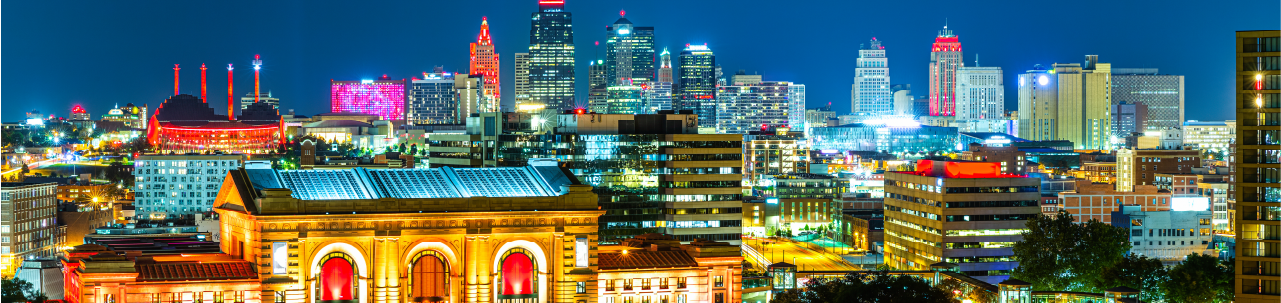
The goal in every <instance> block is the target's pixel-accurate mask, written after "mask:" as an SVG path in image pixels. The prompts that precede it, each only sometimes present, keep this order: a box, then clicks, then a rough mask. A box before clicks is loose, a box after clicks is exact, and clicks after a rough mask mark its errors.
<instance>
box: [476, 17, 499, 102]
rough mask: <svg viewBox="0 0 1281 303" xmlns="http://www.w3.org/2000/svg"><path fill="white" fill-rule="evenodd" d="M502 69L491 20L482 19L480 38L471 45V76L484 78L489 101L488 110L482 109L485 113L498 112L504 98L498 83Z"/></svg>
mask: <svg viewBox="0 0 1281 303" xmlns="http://www.w3.org/2000/svg"><path fill="white" fill-rule="evenodd" d="M501 67H502V65H501V64H500V61H499V60H498V51H495V50H494V41H493V40H492V39H490V37H489V18H488V17H481V19H480V37H479V38H476V42H473V43H472V44H471V74H472V75H482V76H484V80H485V88H484V89H485V92H484V95H485V98H488V99H489V100H488V101H486V102H485V104H486V107H487V108H483V109H482V110H483V111H485V112H497V111H498V103H499V102H498V100H501V98H502V94H501V93H500V90H501V88H502V86H501V85H499V83H498V79H499V77H500V75H501V73H499V71H500V70H501Z"/></svg>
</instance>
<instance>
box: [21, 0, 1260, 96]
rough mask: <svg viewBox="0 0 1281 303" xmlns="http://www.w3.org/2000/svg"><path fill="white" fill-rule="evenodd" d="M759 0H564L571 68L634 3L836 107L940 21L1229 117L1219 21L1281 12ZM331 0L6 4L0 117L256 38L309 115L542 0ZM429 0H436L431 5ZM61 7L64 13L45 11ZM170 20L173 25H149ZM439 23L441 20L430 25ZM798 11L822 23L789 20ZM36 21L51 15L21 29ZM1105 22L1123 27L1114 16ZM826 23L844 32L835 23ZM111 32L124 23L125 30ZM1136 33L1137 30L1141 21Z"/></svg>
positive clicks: (411, 69)
mask: <svg viewBox="0 0 1281 303" xmlns="http://www.w3.org/2000/svg"><path fill="white" fill-rule="evenodd" d="M1260 2H1262V1H1260ZM767 3H768V2H759V3H757V5H752V3H751V2H748V3H745V5H736V6H735V7H728V6H725V5H723V4H721V3H681V6H677V5H676V3H675V2H672V3H660V4H656V5H647V6H635V7H629V5H618V4H609V3H593V2H589V1H572V0H571V1H567V3H566V4H565V10H566V11H568V12H571V13H574V14H575V15H576V16H575V17H576V18H575V19H577V20H574V21H575V22H574V24H576V25H578V26H576V27H577V30H576V31H575V35H576V37H575V40H574V42H575V44H576V45H577V46H579V51H578V52H577V54H576V58H575V61H576V63H578V64H576V67H575V68H576V72H575V74H577V75H579V77H578V78H584V77H582V75H587V74H588V73H587V68H588V67H589V64H584V63H586V62H587V61H588V60H590V59H592V58H594V56H595V52H594V50H589V49H586V48H585V47H593V45H592V44H593V42H595V41H604V40H605V38H606V37H605V35H604V32H603V31H600V30H599V29H600V28H601V27H604V26H607V25H610V24H612V23H613V21H615V20H617V18H618V11H619V10H620V9H625V10H627V17H628V19H630V20H632V21H633V22H636V23H637V24H644V25H650V26H654V28H655V48H656V49H657V48H669V49H679V48H680V47H681V46H683V45H684V44H687V43H690V44H701V43H707V44H708V46H709V47H710V48H711V49H713V50H715V51H716V55H717V57H718V58H717V63H718V64H720V65H721V66H723V68H724V70H725V71H726V73H727V74H730V73H732V72H733V71H737V70H746V71H747V72H748V73H759V74H768V75H769V76H768V77H769V78H771V79H778V80H786V81H794V82H797V83H805V84H807V86H808V93H809V96H808V97H807V99H809V100H811V101H812V102H811V103H810V104H807V107H811V108H812V107H819V106H822V105H825V104H827V103H831V104H833V105H834V110H836V111H837V112H839V113H845V112H847V111H849V108H848V107H847V106H845V105H846V104H849V101H848V96H849V94H848V91H847V90H846V87H848V86H849V85H850V84H852V83H853V79H854V66H855V65H854V60H855V59H856V58H857V56H856V53H857V48H858V44H859V43H865V42H866V41H867V40H869V39H870V38H872V37H876V38H877V39H878V40H880V41H883V43H884V44H883V45H884V46H885V47H886V49H887V51H890V52H892V53H893V54H894V55H893V57H894V58H895V67H896V68H895V70H894V80H895V83H893V84H914V85H915V86H918V87H921V88H926V87H928V64H929V48H928V44H930V43H932V39H933V37H934V36H935V35H936V33H937V31H938V30H939V29H942V27H943V25H944V24H945V23H946V24H947V26H948V29H950V30H953V31H954V33H955V34H957V35H958V36H961V37H962V41H963V43H964V44H965V57H964V60H965V62H966V65H967V66H971V64H972V62H973V61H974V55H975V54H977V55H981V56H982V59H983V61H982V66H993V67H1001V68H1002V69H1004V70H1006V71H1008V72H1007V73H1005V75H1004V78H1005V80H1007V82H1009V83H1013V82H1012V81H1014V80H1015V79H1014V77H1016V75H1017V74H1018V72H1021V71H1024V70H1028V69H1031V68H1032V66H1033V65H1034V64H1041V65H1044V66H1050V65H1051V64H1053V63H1081V62H1083V61H1084V56H1085V55H1090V54H1096V55H1100V56H1101V57H1102V58H1101V61H1104V62H1110V63H1113V64H1114V66H1115V67H1116V68H1159V69H1160V70H1161V72H1162V73H1163V74H1175V75H1185V76H1186V77H1187V107H1188V108H1198V109H1201V110H1196V111H1188V113H1187V119H1193V120H1226V119H1231V108H1230V106H1228V105H1226V104H1229V103H1230V102H1229V101H1230V100H1232V99H1233V91H1232V85H1233V84H1232V78H1231V76H1230V73H1231V72H1232V71H1231V70H1228V69H1224V68H1216V67H1219V66H1229V65H1231V60H1232V57H1230V56H1229V55H1227V54H1230V53H1231V52H1232V50H1231V49H1228V48H1227V47H1225V45H1228V44H1227V43H1213V42H1214V41H1219V40H1223V41H1227V39H1229V38H1230V37H1229V36H1226V35H1214V34H1213V33H1221V32H1228V31H1234V30H1242V29H1263V28H1269V27H1273V26H1275V24H1277V23H1278V20H1277V17H1276V16H1275V14H1270V12H1275V11H1277V9H1275V7H1274V9H1259V10H1252V11H1249V12H1244V13H1242V12H1235V11H1234V12H1232V14H1236V15H1237V16H1239V17H1240V18H1232V19H1231V20H1226V21H1225V22H1215V23H1212V24H1193V23H1170V24H1162V23H1160V21H1162V20H1168V19H1169V18H1168V17H1169V16H1193V15H1200V14H1205V15H1214V14H1228V12H1227V10H1229V9H1230V8H1226V7H1219V6H1214V5H1202V6H1196V5H1194V4H1192V3H1189V4H1188V5H1170V6H1162V7H1148V6H1146V5H1144V4H1141V3H1140V4H1111V3H1109V4H1108V5H1107V6H1090V7H1096V8H1097V9H1099V10H1110V11H1116V12H1133V11H1142V10H1144V9H1146V10H1147V11H1148V12H1151V13H1150V14H1145V15H1143V16H1133V17H1127V18H1120V19H1117V20H1116V21H1113V22H1107V23H1105V24H1097V25H1086V26H1084V27H1080V26H1077V25H1067V24H1064V25H1056V24H1052V23H1046V24H1042V25H1040V26H1027V27H1023V26H1008V25H1009V24H1015V23H1019V22H1020V21H1019V19H1017V18H987V17H977V16H976V14H978V13H982V12H989V13H992V14H998V15H1007V16H1015V15H1019V16H1028V15H1034V14H1036V13H1037V12H1052V11H1054V9H1056V8H1057V7H1061V6H1063V5H1065V3H1062V2H1060V3H1033V4H1030V5H1032V6H1031V7H1028V8H1024V9H1017V10H1016V9H1005V8H1002V9H999V10H996V11H991V10H989V9H988V8H986V7H987V6H990V5H976V6H971V7H963V8H958V9H956V10H954V11H949V12H915V11H902V10H897V11H896V10H893V9H890V8H892V6H890V4H884V3H880V4H877V3H871V4H852V3H851V4H832V5H826V4H823V5H824V6H829V8H827V9H823V10H821V12H814V11H815V10H814V8H813V7H814V6H816V5H820V4H813V5H799V6H791V7H778V8H775V9H770V10H756V9H747V8H750V7H759V6H760V5H765V4H767ZM989 4H993V5H994V4H996V3H989ZM1261 4H1262V5H1265V6H1266V5H1273V6H1275V5H1277V4H1276V3H1271V4H1268V3H1261ZM855 5H858V6H855ZM632 6H634V5H632ZM845 6H848V7H845ZM877 6H882V7H877ZM1087 6H1088V5H1087ZM338 7H339V6H335V5H305V4H304V3H301V2H294V3H266V4H255V5H252V6H251V5H221V4H218V5H215V4H201V3H164V4H130V3H126V4H102V3H86V4H83V5H78V6H72V7H68V6H50V5H48V4H44V3H19V4H17V6H11V7H10V10H9V12H10V14H9V17H10V18H6V19H7V20H6V23H8V25H10V26H9V29H10V31H8V32H7V33H8V34H10V35H9V37H10V39H11V40H10V41H12V42H15V43H17V44H18V45H24V47H23V48H21V49H16V48H10V52H7V53H5V54H6V57H10V58H15V59H17V58H23V59H22V60H10V70H20V71H23V74H25V75H23V76H20V77H10V78H9V79H6V80H8V81H7V82H6V83H8V84H10V85H9V86H10V90H9V91H8V92H7V93H3V95H0V97H3V100H4V101H3V107H4V108H6V109H8V110H6V111H5V113H4V115H3V116H0V119H2V120H3V121H19V120H22V119H23V117H25V116H24V113H25V112H28V111H31V110H39V111H40V112H41V113H43V114H45V115H49V114H52V115H57V116H67V115H69V113H70V110H71V108H72V107H73V106H75V105H81V106H83V107H84V108H85V109H87V110H88V111H89V113H90V114H92V115H93V116H94V117H98V116H101V115H102V114H105V113H106V112H107V110H108V109H110V108H112V106H114V105H115V104H126V103H135V104H147V105H148V106H149V107H151V108H155V107H156V106H158V105H159V104H160V103H161V102H163V101H164V100H165V99H166V98H168V97H170V96H172V95H171V93H172V90H171V86H172V83H171V81H172V79H170V78H169V76H170V75H169V74H168V71H169V70H170V68H171V67H172V66H170V65H171V64H180V65H181V67H183V68H184V69H183V71H182V78H183V80H184V81H181V84H182V87H181V91H182V92H183V93H188V94H193V95H196V94H198V93H199V92H200V91H199V90H200V87H199V84H198V83H197V81H198V77H199V73H198V71H199V69H198V66H197V65H198V64H202V63H204V64H206V65H208V66H220V65H221V64H228V63H231V64H235V65H240V66H245V67H248V66H250V64H249V63H250V60H251V58H250V57H251V56H253V55H255V54H261V55H262V56H263V57H264V59H266V60H264V61H266V62H267V63H266V64H264V65H263V70H262V78H263V79H262V90H263V91H273V92H274V93H275V94H276V95H277V96H278V97H280V98H281V99H282V100H283V101H284V102H283V104H281V111H282V113H283V112H287V111H288V110H289V109H294V110H295V111H296V112H297V113H298V114H303V115H314V114H318V113H324V112H327V107H326V104H327V103H328V102H326V99H327V96H326V94H327V93H328V92H326V87H325V81H326V80H330V79H333V80H352V79H375V78H377V77H378V76H380V75H383V74H387V75H389V77H390V78H393V79H401V78H405V79H407V78H410V77H413V76H415V75H419V74H421V73H422V72H424V71H429V70H431V68H432V67H434V66H440V65H443V66H444V67H445V69H446V71H450V72H454V71H463V70H466V68H467V67H468V56H467V54H466V44H467V43H468V42H473V41H474V39H475V37H476V25H475V22H476V21H475V18H478V17H487V18H488V21H489V22H490V25H491V28H492V31H493V37H494V44H495V45H496V46H497V49H498V53H499V54H500V55H501V56H508V57H509V58H510V57H512V56H514V54H515V53H518V52H526V51H527V49H526V48H527V47H528V45H529V44H528V33H529V25H528V23H527V20H528V19H526V18H528V16H529V15H528V14H530V13H532V12H534V11H536V10H537V8H538V5H537V2H536V1H529V0H522V1H503V3H501V5H492V3H485V5H481V4H460V3H450V4H441V5H432V6H427V5H426V4H418V3H409V4H406V7H405V8H404V9H396V10H384V11H378V9H381V8H374V7H347V6H343V7H342V8H341V9H339V8H338ZM428 7H430V8H439V10H437V11H427V10H426V9H427V8H428ZM492 7H503V9H491V8H492ZM852 9H859V10H867V9H881V10H882V11H885V12H886V13H884V14H873V15H867V16H865V17H864V18H866V19H863V20H861V21H860V22H859V23H860V24H877V26H869V27H857V28H853V29H850V30H833V29H838V28H842V27H845V26H847V25H845V22H847V21H845V20H848V18H846V17H842V14H846V13H847V12H848V11H850V10H852ZM709 10H721V13H716V14H705V13H699V12H707V11H709ZM1241 14H1246V15H1241ZM1249 14H1258V15H1257V16H1249ZM55 15H56V16H59V17H58V18H52V16H55ZM258 15H262V16H273V17H270V18H264V19H257V20H260V21H253V20H254V19H253V18H251V16H258ZM433 15H436V16H439V18H437V17H432V16H433ZM1045 15H1047V16H1048V15H1049V14H1048V13H1046V14H1045ZM103 16H111V17H103ZM275 16H279V18H276V17H275ZM424 16H428V17H426V19H430V20H431V22H426V23H424V22H422V21H423V19H424ZM695 16H705V18H694V17H695ZM113 17H115V18H119V19H115V18H113ZM761 18H771V19H770V20H776V22H760V23H754V24H749V25H737V26H725V24H726V23H732V22H738V21H741V20H753V19H761ZM189 20H210V21H213V22H203V23H202V22H189ZM216 20H251V21H249V22H216ZM166 23H168V24H176V25H174V26H168V27H151V26H153V25H155V24H166ZM440 24H448V26H438V25H440ZM798 26H799V27H804V28H813V29H820V30H796V29H797V27H798ZM35 27H39V28H45V30H41V31H27V30H24V29H28V28H35ZM1115 28H1126V29H1127V30H1126V31H1112V30H1111V29H1115ZM762 31H764V33H776V32H774V31H778V32H779V33H781V34H782V35H768V36H772V37H783V38H778V39H776V40H769V39H767V40H761V39H760V38H759V37H762V36H759V35H760V34H762ZM833 32H836V33H839V34H835V35H834V34H833ZM121 33H129V34H130V36H128V37H126V36H123V35H121ZM1135 33H1145V34H1142V35H1137V36H1136V35H1135ZM350 35H364V37H365V39H367V41H372V42H370V43H367V44H359V43H357V44H351V45H346V44H343V45H339V44H334V43H333V42H334V40H335V39H346V38H340V37H341V36H350ZM1033 35H1047V36H1049V35H1054V36H1057V37H1058V38H1054V39H1052V40H1050V39H1044V38H1042V41H1041V43H1028V42H1027V41H1026V40H1024V39H1020V38H1016V37H1029V36H1033ZM406 36H411V37H412V36H417V37H419V38H420V39H421V41H427V42H411V43H408V44H405V43H399V42H396V41H397V40H394V39H404V37H406ZM1186 37H1210V38H1209V39H1210V41H1209V42H1205V43H1196V41H1197V39H1193V38H1186ZM819 39H823V40H822V41H823V42H824V44H825V45H827V47H830V48H832V49H835V50H836V51H835V53H837V54H839V55H838V56H833V57H832V59H831V61H830V64H820V65H812V64H805V63H806V62H809V61H810V60H813V58H812V57H809V56H806V55H805V54H806V53H807V52H808V51H807V50H806V48H805V47H801V46H804V45H806V44H809V43H811V42H810V41H818V40H819ZM1180 39H1182V40H1192V41H1190V42H1191V43H1183V44H1182V45H1179V47H1172V48H1164V49H1162V50H1161V51H1153V50H1151V49H1149V48H1150V47H1152V45H1157V43H1158V42H1161V41H1180ZM379 41H383V42H379ZM762 41H764V42H762ZM1060 41H1066V42H1060ZM1072 41H1080V42H1072ZM379 43H383V44H382V45H379ZM760 43H777V44H784V46H785V44H789V43H790V44H794V45H796V46H797V47H759V44H760ZM255 44H258V45H255ZM77 45H79V46H77ZM85 45H94V47H89V48H88V49H92V50H93V51H91V52H86V51H84V49H86V48H85V47H83V46H85ZM1176 45H1178V44H1176ZM211 46H212V47H211ZM1215 54H1221V55H1215ZM1189 57H1196V58H1199V59H1204V60H1203V61H1198V62H1197V63H1195V64H1189V63H1186V62H1187V61H1186V60H1184V58H1189ZM503 64H504V65H503V67H502V68H504V69H509V70H510V69H511V68H512V66H511V64H512V63H510V62H503ZM101 66H112V69H111V70H109V71H108V72H109V73H111V76H110V77H103V79H102V80H95V81H88V82H86V83H82V84H79V85H75V86H71V87H60V86H58V85H59V84H60V83H61V82H63V81H64V80H57V81H54V79H59V78H67V77H66V74H67V72H68V71H72V70H86V69H92V68H94V67H101ZM833 66H835V67H836V68H832V67H833ZM237 71H238V72H239V73H240V75H239V76H238V77H236V79H238V83H237V85H236V89H237V90H236V91H235V92H234V93H233V95H236V94H244V93H245V92H248V91H251V90H252V82H251V81H252V77H251V76H252V75H251V74H250V69H248V68H241V69H239V70H237ZM11 74H14V73H11ZM507 74H510V73H504V74H503V77H504V78H503V79H501V81H500V82H502V85H503V87H502V90H506V91H514V90H512V85H513V84H514V82H515V81H513V80H511V77H512V76H507ZM727 77H728V76H727ZM575 82H576V83H575V88H576V89H575V91H576V98H577V99H579V100H578V101H577V103H579V104H585V103H586V102H585V101H586V100H585V99H586V97H587V92H588V89H587V81H586V79H576V81H575ZM226 84H227V83H226V82H225V81H224V80H222V79H221V77H220V76H214V77H212V78H211V79H209V84H208V85H209V86H210V87H212V88H213V89H211V91H210V92H209V94H212V95H214V96H221V95H222V94H225V93H226V92H225V91H222V88H223V87H225V86H226ZM1016 90H1017V87H1015V86H1011V85H1007V86H1006V95H1008V96H1015V95H1016V94H1017V91H1016ZM924 93H925V91H924V90H922V91H921V92H915V91H914V92H913V94H914V95H924ZM513 97H514V94H503V100H502V104H503V105H504V106H508V107H509V108H510V106H511V105H512V102H513V101H512V100H513ZM215 103H217V104H213V105H212V106H213V107H214V108H215V111H217V112H219V113H225V112H224V111H225V107H224V106H222V105H221V103H220V102H215ZM1014 103H1017V100H1016V98H1006V107H1007V109H1011V108H1014V109H1016V108H1015V107H1016V106H1015V104H1014Z"/></svg>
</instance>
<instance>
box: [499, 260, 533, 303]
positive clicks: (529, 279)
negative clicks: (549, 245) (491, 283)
mask: <svg viewBox="0 0 1281 303" xmlns="http://www.w3.org/2000/svg"><path fill="white" fill-rule="evenodd" d="M499 264H501V265H502V268H501V270H500V274H499V276H498V278H499V280H498V284H499V285H501V287H502V288H501V292H500V293H499V294H498V299H499V302H505V301H507V302H519V301H526V300H525V299H529V298H537V297H538V293H537V292H536V291H535V290H536V289H537V286H536V285H538V277H537V275H536V274H535V273H537V272H538V269H537V268H535V267H534V266H535V265H536V264H535V263H534V260H533V259H532V258H530V256H529V252H527V251H525V249H523V248H512V249H510V250H508V251H507V252H506V253H504V255H503V258H502V261H501V262H499Z"/></svg>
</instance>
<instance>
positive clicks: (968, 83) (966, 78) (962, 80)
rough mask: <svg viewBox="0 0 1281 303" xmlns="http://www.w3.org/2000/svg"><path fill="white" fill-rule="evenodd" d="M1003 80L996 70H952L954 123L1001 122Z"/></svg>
mask: <svg viewBox="0 0 1281 303" xmlns="http://www.w3.org/2000/svg"><path fill="white" fill-rule="evenodd" d="M1004 116H1005V80H1002V78H1001V68H1000V67H977V66H975V67H961V68H959V69H957V71H956V120H957V121H961V120H1002V119H1003V118H1004Z"/></svg>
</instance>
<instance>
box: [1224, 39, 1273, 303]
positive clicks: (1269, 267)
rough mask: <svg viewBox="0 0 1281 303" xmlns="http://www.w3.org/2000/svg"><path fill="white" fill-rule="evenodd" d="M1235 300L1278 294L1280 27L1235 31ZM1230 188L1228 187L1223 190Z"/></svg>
mask: <svg viewBox="0 0 1281 303" xmlns="http://www.w3.org/2000/svg"><path fill="white" fill-rule="evenodd" d="M1234 42H1235V44H1236V57H1237V62H1236V85H1235V86H1233V87H1234V88H1235V89H1234V90H1235V91H1236V92H1237V93H1236V96H1237V102H1236V109H1237V115H1236V117H1237V119H1236V120H1237V136H1236V149H1237V150H1236V156H1237V159H1236V164H1237V167H1236V175H1235V176H1234V179H1233V181H1234V182H1235V184H1236V190H1235V197H1234V198H1235V199H1236V207H1235V210H1236V214H1235V218H1233V219H1234V221H1235V222H1236V223H1235V224H1236V226H1235V228H1234V230H1236V231H1237V233H1236V264H1235V266H1233V268H1235V269H1236V278H1235V279H1236V281H1234V283H1232V285H1235V288H1236V290H1235V293H1236V297H1235V300H1236V302H1240V303H1262V302H1277V301H1278V300H1279V299H1281V241H1278V239H1281V168H1279V167H1278V166H1277V164H1276V163H1277V160H1276V159H1277V155H1278V154H1281V151H1278V150H1277V146H1278V145H1281V138H1279V136H1278V134H1281V31H1277V30H1267V31H1239V32H1237V33H1236V39H1234ZM1229 190H1231V189H1229Z"/></svg>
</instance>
